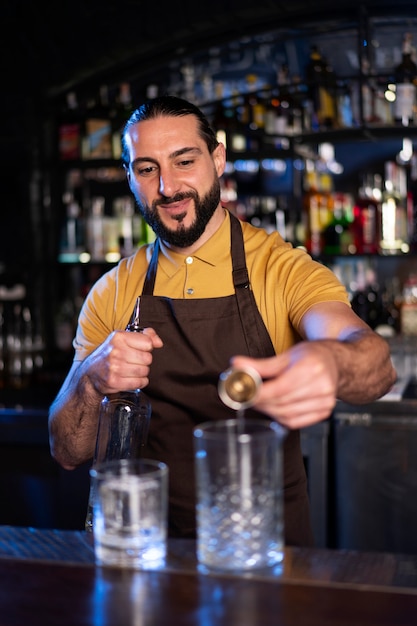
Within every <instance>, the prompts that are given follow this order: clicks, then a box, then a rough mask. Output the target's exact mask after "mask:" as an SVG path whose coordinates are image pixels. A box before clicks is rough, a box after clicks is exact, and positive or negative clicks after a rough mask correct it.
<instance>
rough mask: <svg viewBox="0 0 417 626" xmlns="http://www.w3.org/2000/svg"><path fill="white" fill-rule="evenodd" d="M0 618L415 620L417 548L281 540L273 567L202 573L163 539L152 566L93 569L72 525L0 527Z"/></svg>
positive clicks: (203, 623)
mask: <svg viewBox="0 0 417 626" xmlns="http://www.w3.org/2000/svg"><path fill="white" fill-rule="evenodd" d="M0 579H1V585H0V626H49V625H51V626H58V625H59V626H84V625H86V626H87V625H88V626H90V625H94V626H110V625H111V626H171V625H172V626H182V625H184V626H185V625H187V626H188V625H189V626H212V625H213V626H272V625H274V626H295V625H297V626H313V625H314V626H345V625H354V626H375V625H384V626H387V625H392V626H406V625H407V626H415V625H416V624H417V556H410V555H398V554H387V553H360V552H352V551H351V552H349V551H333V550H324V549H320V550H318V549H301V548H286V550H285V558H284V563H283V565H282V567H277V568H275V569H271V570H262V571H257V572H252V573H250V574H243V575H234V574H227V573H204V572H201V571H199V568H198V566H197V564H196V559H195V542H194V541H191V540H170V541H169V550H168V557H167V561H166V564H165V566H164V567H163V568H162V569H160V570H157V571H146V572H138V571H130V570H120V569H115V568H101V567H97V566H95V564H94V552H93V546H92V540H91V536H90V535H88V534H86V533H85V532H81V531H65V530H41V529H33V528H25V527H12V526H0Z"/></svg>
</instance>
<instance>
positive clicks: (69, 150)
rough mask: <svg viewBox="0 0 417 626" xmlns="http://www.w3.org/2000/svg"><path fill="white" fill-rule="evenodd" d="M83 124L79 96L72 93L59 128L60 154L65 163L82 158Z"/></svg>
mask: <svg viewBox="0 0 417 626" xmlns="http://www.w3.org/2000/svg"><path fill="white" fill-rule="evenodd" d="M81 134H82V122H81V114H80V110H79V107H78V101H77V95H76V93H75V92H74V91H70V92H69V93H68V94H67V97H66V109H65V111H64V113H63V115H62V118H61V121H60V122H59V126H58V153H59V158H60V159H61V160H63V161H70V160H76V159H79V158H80V157H81Z"/></svg>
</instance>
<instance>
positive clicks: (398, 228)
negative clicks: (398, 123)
mask: <svg viewBox="0 0 417 626" xmlns="http://www.w3.org/2000/svg"><path fill="white" fill-rule="evenodd" d="M408 241H409V235H408V218H407V180H406V173H405V170H404V168H403V167H402V166H400V165H397V163H395V162H393V161H387V162H386V163H385V181H384V192H383V194H382V204H381V239H380V245H379V247H380V252H382V253H383V254H399V253H401V252H408V251H409V244H408Z"/></svg>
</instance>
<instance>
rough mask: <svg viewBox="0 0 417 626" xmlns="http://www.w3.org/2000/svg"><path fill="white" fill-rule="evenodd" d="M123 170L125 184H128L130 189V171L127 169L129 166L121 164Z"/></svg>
mask: <svg viewBox="0 0 417 626" xmlns="http://www.w3.org/2000/svg"><path fill="white" fill-rule="evenodd" d="M123 169H124V171H125V174H126V178H127V182H128V185H129V187H130V169H129V166H128V165H126V164H123Z"/></svg>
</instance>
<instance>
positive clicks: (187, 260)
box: [185, 256, 194, 265]
mask: <svg viewBox="0 0 417 626" xmlns="http://www.w3.org/2000/svg"><path fill="white" fill-rule="evenodd" d="M193 261H194V259H193V257H192V256H187V258H186V259H185V262H186V263H187V264H188V265H191V263H192V262H193Z"/></svg>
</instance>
